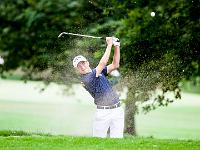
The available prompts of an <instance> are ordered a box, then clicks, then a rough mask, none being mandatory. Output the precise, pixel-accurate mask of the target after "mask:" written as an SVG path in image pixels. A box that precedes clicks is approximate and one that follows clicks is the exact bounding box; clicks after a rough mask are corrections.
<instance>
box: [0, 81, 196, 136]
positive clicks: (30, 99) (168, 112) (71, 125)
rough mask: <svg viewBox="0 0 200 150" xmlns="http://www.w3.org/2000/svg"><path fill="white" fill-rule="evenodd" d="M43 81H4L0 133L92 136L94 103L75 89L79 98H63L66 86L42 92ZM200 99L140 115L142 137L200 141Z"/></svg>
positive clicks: (0, 86)
mask: <svg viewBox="0 0 200 150" xmlns="http://www.w3.org/2000/svg"><path fill="white" fill-rule="evenodd" d="M41 87H43V85H42V83H41V82H28V83H27V84H24V83H23V82H22V81H14V80H12V81H11V80H0V92H1V93H0V130H12V131H16V130H17V131H24V132H28V133H29V132H31V133H32V132H34V133H43V134H44V133H47V134H48V133H49V134H53V135H54V134H56V135H60V134H62V135H75V136H91V135H92V119H93V115H94V113H95V106H94V104H93V100H92V98H91V97H90V96H88V95H89V94H88V93H87V92H85V90H84V89H81V88H80V87H75V88H74V89H76V90H75V96H72V95H69V94H65V95H62V91H63V86H58V85H55V84H51V85H50V86H49V87H48V88H47V89H46V91H45V92H43V93H40V92H39V89H40V88H41ZM199 108H200V96H199V95H195V94H187V93H183V99H182V100H180V101H177V102H175V103H173V104H170V105H169V106H168V107H161V108H159V109H157V110H155V111H151V112H150V113H148V114H146V115H144V114H139V115H137V116H136V130H137V133H138V136H145V137H150V136H152V137H154V138H159V139H175V138H176V139H200V117H199V114H200V109H199Z"/></svg>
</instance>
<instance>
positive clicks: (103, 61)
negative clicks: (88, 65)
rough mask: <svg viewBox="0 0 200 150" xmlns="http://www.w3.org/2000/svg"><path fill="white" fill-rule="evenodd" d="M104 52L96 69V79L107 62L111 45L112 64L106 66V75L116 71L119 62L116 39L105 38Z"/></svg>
mask: <svg viewBox="0 0 200 150" xmlns="http://www.w3.org/2000/svg"><path fill="white" fill-rule="evenodd" d="M106 43H107V47H106V51H105V53H104V55H103V57H102V58H101V60H100V62H99V64H98V66H97V67H96V77H98V76H99V74H100V73H101V72H102V70H103V69H104V68H105V67H106V65H107V62H108V60H109V57H110V52H111V49H112V45H114V46H115V51H114V56H113V62H112V64H110V65H108V66H107V73H110V72H111V71H113V70H115V69H117V68H118V67H119V61H120V47H119V46H120V42H119V39H118V38H115V37H106Z"/></svg>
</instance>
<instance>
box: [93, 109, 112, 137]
mask: <svg viewBox="0 0 200 150" xmlns="http://www.w3.org/2000/svg"><path fill="white" fill-rule="evenodd" d="M109 124H110V111H109V110H108V109H97V110H96V114H95V118H94V123H93V136H94V137H101V138H105V137H107V131H108V128H109Z"/></svg>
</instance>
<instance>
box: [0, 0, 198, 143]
mask: <svg viewBox="0 0 200 150" xmlns="http://www.w3.org/2000/svg"><path fill="white" fill-rule="evenodd" d="M199 10H200V4H199V1H197V0H189V1H188V0H179V1H175V0H169V1H167V2H163V1H160V0H157V1H155V0H151V1H150V0H124V1H121V0H110V1H108V0H106V1H100V0H95V1H94V0H90V1H85V0H73V1H71V0H58V1H54V0H51V1H50V0H37V1H36V0H16V1H11V0H1V1H0V12H1V13H0V20H1V23H0V33H1V34H0V76H1V77H0V131H5V130H11V131H26V132H36V133H50V134H64V135H76V136H91V135H92V119H93V115H94V113H95V105H94V104H93V99H92V97H91V96H90V95H89V94H88V93H87V92H86V91H85V90H84V88H83V87H82V86H81V85H80V84H79V77H78V76H77V75H76V72H75V71H74V68H73V66H72V60H73V58H74V56H76V55H78V54H80V55H84V56H86V57H87V58H88V60H89V61H90V62H91V67H95V66H96V65H97V64H98V61H99V60H100V59H101V56H102V55H103V53H104V51H105V48H106V44H105V41H104V40H100V39H90V38H82V37H76V36H69V35H64V36H62V37H61V38H58V35H59V34H60V33H61V32H64V31H65V32H72V33H78V34H88V35H93V36H102V37H106V36H116V37H118V38H119V39H120V42H121V47H120V48H121V62H120V68H119V70H118V71H119V72H120V76H118V77H115V76H110V77H109V80H110V81H111V83H112V84H113V86H114V88H115V89H116V90H117V91H118V93H119V95H120V98H121V100H122V102H123V107H124V109H125V112H126V119H125V124H126V127H125V133H126V134H129V135H134V136H136V135H138V136H147V137H149V136H151V137H156V138H178V139H199V138H200V118H199V114H200V109H199V108H200V95H199V94H200V46H199V43H200V42H199V39H200V32H199V31H200V18H199V16H200V11H199ZM112 55H113V52H112V54H111V56H112ZM111 61H112V60H111V59H110V62H111Z"/></svg>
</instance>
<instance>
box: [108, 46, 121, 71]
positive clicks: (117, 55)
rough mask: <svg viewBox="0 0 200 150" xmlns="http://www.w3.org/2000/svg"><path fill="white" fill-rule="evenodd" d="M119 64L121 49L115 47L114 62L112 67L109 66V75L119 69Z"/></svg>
mask: <svg viewBox="0 0 200 150" xmlns="http://www.w3.org/2000/svg"><path fill="white" fill-rule="evenodd" d="M119 63H120V47H119V46H115V50H114V56H113V61H112V63H111V64H110V65H108V66H107V73H110V72H112V71H113V70H115V69H117V68H119Z"/></svg>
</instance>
